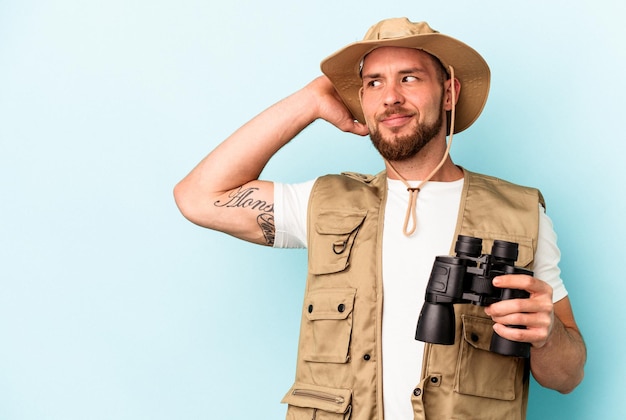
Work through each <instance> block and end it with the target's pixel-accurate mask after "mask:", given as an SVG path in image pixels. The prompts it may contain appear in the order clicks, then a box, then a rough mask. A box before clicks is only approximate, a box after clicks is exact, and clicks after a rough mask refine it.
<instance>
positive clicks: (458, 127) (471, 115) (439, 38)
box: [321, 18, 490, 133]
mask: <svg viewBox="0 0 626 420" xmlns="http://www.w3.org/2000/svg"><path fill="white" fill-rule="evenodd" d="M379 47H406V48H416V49H419V50H423V51H425V52H427V53H429V54H431V55H433V56H435V57H437V58H438V59H439V61H441V63H442V64H443V66H444V67H445V68H446V70H448V66H452V67H454V73H455V74H454V75H455V77H456V78H457V79H459V81H460V83H461V93H460V95H459V99H458V103H457V106H456V111H455V113H456V118H455V122H454V133H459V132H461V131H463V130H465V129H466V128H467V127H469V126H470V125H472V124H473V123H474V121H476V119H477V118H478V116H479V115H480V113H481V112H482V110H483V108H484V106H485V103H486V102H487V95H488V94H489V82H490V71H489V66H488V65H487V62H486V61H485V60H484V59H483V58H482V57H481V55H480V54H478V52H476V50H474V49H473V48H471V47H470V46H468V45H466V44H464V43H463V42H461V41H459V40H457V39H454V38H452V37H450V36H447V35H443V34H440V33H439V32H437V31H435V30H434V29H432V28H431V27H430V26H429V25H428V23H426V22H411V21H409V20H408V19H407V18H394V19H386V20H383V21H381V22H378V23H377V24H376V25H374V26H372V27H371V28H370V29H369V30H368V31H367V33H366V34H365V37H364V38H363V41H359V42H355V43H353V44H350V45H348V46H347V47H345V48H342V49H341V50H339V51H337V52H336V53H334V54H332V55H331V56H329V57H327V58H326V59H324V60H323V61H322V63H321V68H322V72H323V73H324V74H325V75H326V76H327V77H328V78H329V79H330V81H331V82H332V83H333V85H334V86H335V89H336V90H337V92H338V93H339V95H340V96H341V99H342V100H343V102H344V103H345V104H346V106H347V107H348V109H349V110H350V111H351V112H352V115H353V116H354V118H355V119H356V120H358V121H359V122H361V123H364V122H365V117H364V116H363V110H362V109H361V102H360V100H359V90H360V89H361V86H362V81H361V74H360V71H361V69H360V67H361V63H362V60H363V59H364V57H365V56H366V55H367V54H369V53H370V52H371V51H373V50H375V49H376V48H379Z"/></svg>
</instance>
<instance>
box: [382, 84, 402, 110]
mask: <svg viewBox="0 0 626 420" xmlns="http://www.w3.org/2000/svg"><path fill="white" fill-rule="evenodd" d="M383 98H384V102H385V105H386V106H393V105H401V104H403V103H404V96H403V95H402V92H401V90H400V86H399V85H398V84H397V83H389V84H388V85H387V86H386V87H385V94H384V96H383Z"/></svg>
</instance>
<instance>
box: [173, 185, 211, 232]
mask: <svg viewBox="0 0 626 420" xmlns="http://www.w3.org/2000/svg"><path fill="white" fill-rule="evenodd" d="M173 193H174V202H175V203H176V207H178V210H179V211H180V213H181V214H182V215H183V216H184V217H185V218H186V219H187V220H189V221H190V222H192V223H195V224H197V225H202V226H206V221H204V223H203V221H202V220H201V219H202V218H201V217H200V213H201V212H200V210H199V208H200V207H201V205H200V204H199V203H198V199H197V194H195V193H194V192H193V190H192V189H191V188H189V186H188V185H187V183H186V182H185V180H182V181H180V182H179V183H178V184H176V186H174V191H173Z"/></svg>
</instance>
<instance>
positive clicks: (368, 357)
mask: <svg viewBox="0 0 626 420" xmlns="http://www.w3.org/2000/svg"><path fill="white" fill-rule="evenodd" d="M371 358H372V357H371V356H370V355H369V354H366V355H364V356H363V360H365V361H367V360H369V359H371Z"/></svg>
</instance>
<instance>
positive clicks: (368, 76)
mask: <svg viewBox="0 0 626 420" xmlns="http://www.w3.org/2000/svg"><path fill="white" fill-rule="evenodd" d="M415 73H422V74H423V73H427V72H426V69H424V68H421V67H410V68H407V69H402V70H400V71H398V74H415ZM380 77H382V74H381V73H368V74H364V75H363V79H379V78H380Z"/></svg>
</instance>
